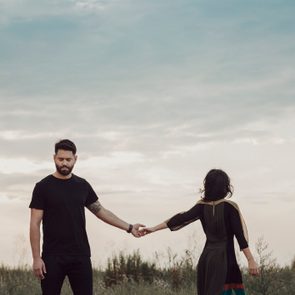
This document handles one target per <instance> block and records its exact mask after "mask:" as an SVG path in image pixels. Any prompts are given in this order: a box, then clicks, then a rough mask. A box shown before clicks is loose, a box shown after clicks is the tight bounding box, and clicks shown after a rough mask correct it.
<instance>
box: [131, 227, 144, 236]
mask: <svg viewBox="0 0 295 295" xmlns="http://www.w3.org/2000/svg"><path fill="white" fill-rule="evenodd" d="M141 227H145V225H143V224H140V223H136V224H133V228H132V231H131V233H132V235H133V236H134V237H135V238H140V237H141V236H142V233H141V231H140V230H139V228H141Z"/></svg>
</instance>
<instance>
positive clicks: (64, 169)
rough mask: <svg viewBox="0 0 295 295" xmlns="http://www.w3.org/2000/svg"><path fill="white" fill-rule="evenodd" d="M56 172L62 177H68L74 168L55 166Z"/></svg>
mask: <svg viewBox="0 0 295 295" xmlns="http://www.w3.org/2000/svg"><path fill="white" fill-rule="evenodd" d="M55 167H56V170H57V171H58V173H59V174H61V175H63V176H68V175H69V174H71V172H72V170H73V168H74V166H72V167H67V166H61V167H60V166H58V165H56V164H55Z"/></svg>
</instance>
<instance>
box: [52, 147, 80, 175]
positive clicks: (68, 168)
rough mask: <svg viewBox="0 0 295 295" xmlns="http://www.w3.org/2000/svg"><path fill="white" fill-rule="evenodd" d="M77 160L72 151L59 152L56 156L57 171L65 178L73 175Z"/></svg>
mask: <svg viewBox="0 0 295 295" xmlns="http://www.w3.org/2000/svg"><path fill="white" fill-rule="evenodd" d="M76 160H77V156H76V155H74V154H73V152H72V151H65V150H58V151H57V153H56V154H55V155H54V163H55V167H56V170H57V172H58V173H60V174H61V175H63V176H67V175H69V174H71V172H72V170H73V168H74V166H75V163H76Z"/></svg>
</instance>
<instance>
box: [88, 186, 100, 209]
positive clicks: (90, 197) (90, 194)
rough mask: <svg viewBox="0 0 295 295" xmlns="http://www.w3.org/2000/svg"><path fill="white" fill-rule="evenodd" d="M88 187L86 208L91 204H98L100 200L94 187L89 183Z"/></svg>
mask: <svg viewBox="0 0 295 295" xmlns="http://www.w3.org/2000/svg"><path fill="white" fill-rule="evenodd" d="M87 187H88V194H87V198H86V202H85V207H87V206H89V205H90V204H92V203H94V202H96V201H97V200H98V196H97V194H96V193H95V191H94V190H93V188H92V186H91V185H90V184H89V183H88V182H87Z"/></svg>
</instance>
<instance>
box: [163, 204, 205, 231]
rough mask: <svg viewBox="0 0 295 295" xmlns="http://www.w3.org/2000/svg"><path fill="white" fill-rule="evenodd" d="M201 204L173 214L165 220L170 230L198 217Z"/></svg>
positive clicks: (183, 225)
mask: <svg viewBox="0 0 295 295" xmlns="http://www.w3.org/2000/svg"><path fill="white" fill-rule="evenodd" d="M201 207H202V205H200V204H196V205H195V206H194V207H192V208H191V209H190V210H188V211H186V212H182V213H178V214H176V215H174V216H173V217H172V218H170V219H169V220H168V221H167V226H168V227H169V229H170V230H171V231H175V230H179V229H181V228H183V227H185V226H186V225H188V224H190V223H192V222H193V221H195V220H197V219H199V218H200V215H201Z"/></svg>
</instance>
